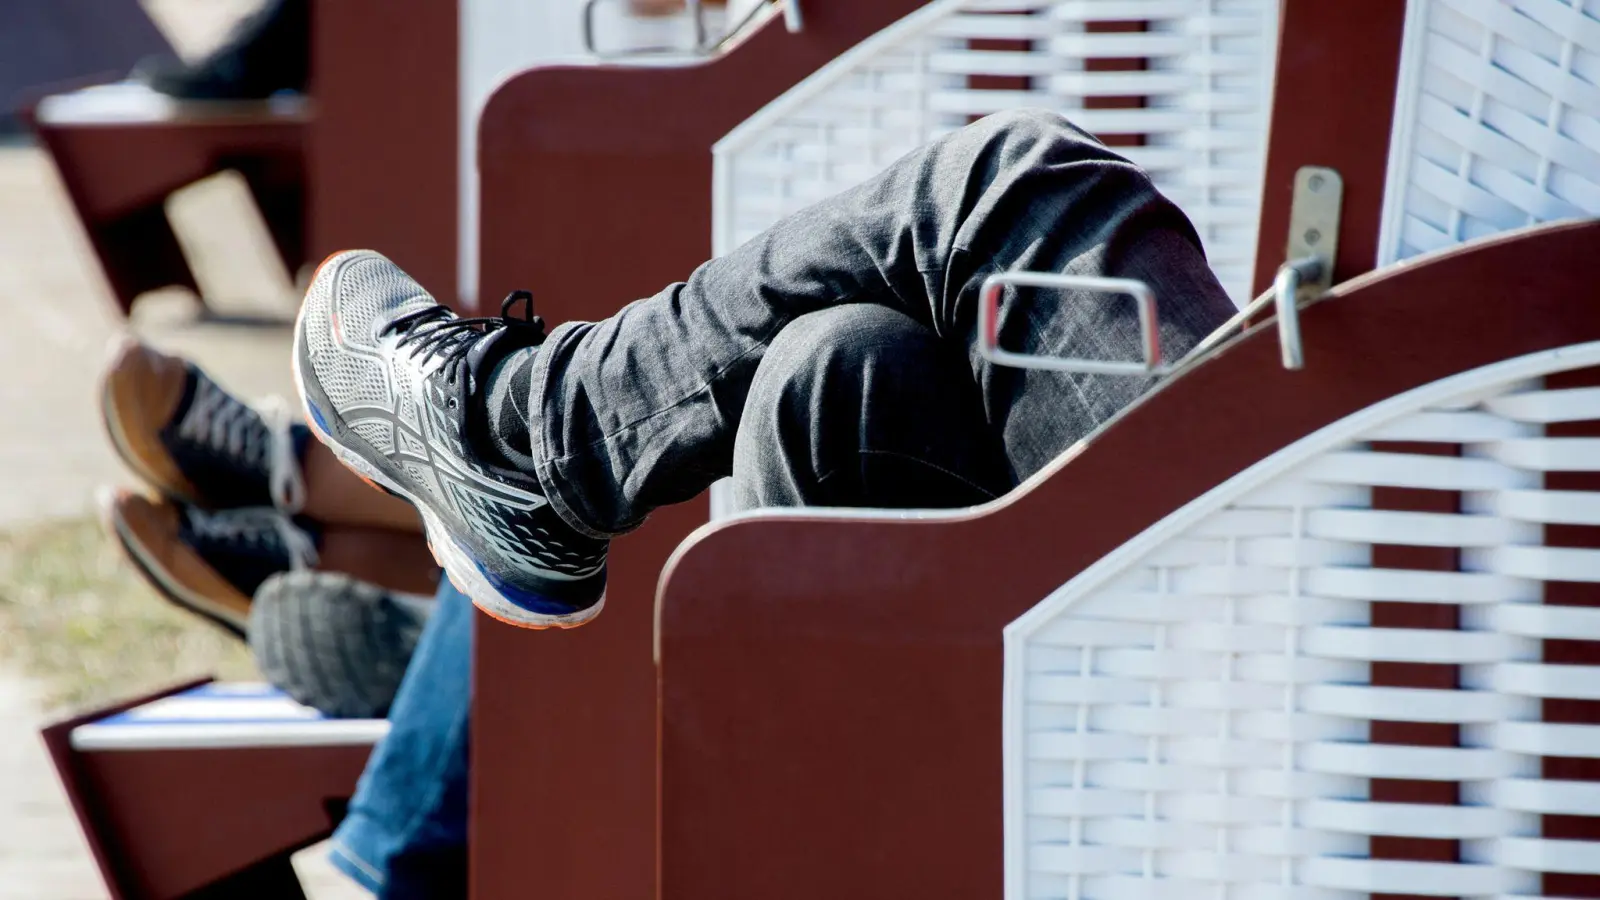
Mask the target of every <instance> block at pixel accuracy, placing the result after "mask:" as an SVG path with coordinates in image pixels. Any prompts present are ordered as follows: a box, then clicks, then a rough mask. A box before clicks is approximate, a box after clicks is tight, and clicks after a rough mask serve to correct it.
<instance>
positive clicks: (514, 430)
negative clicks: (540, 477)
mask: <svg viewBox="0 0 1600 900" xmlns="http://www.w3.org/2000/svg"><path fill="white" fill-rule="evenodd" d="M538 352H539V348H537V347H527V348H524V349H522V350H517V351H514V352H512V353H511V354H509V355H507V356H506V358H505V359H502V360H501V361H500V362H499V364H497V365H496V366H495V367H494V371H492V372H490V373H489V380H488V384H487V385H486V389H485V390H484V391H483V394H482V396H483V411H484V433H483V437H484V438H485V439H484V440H483V441H480V442H479V444H480V448H481V449H482V450H483V451H485V452H486V453H488V454H489V455H490V456H491V459H490V462H493V463H495V464H496V465H499V466H501V467H503V468H507V469H514V470H516V471H518V472H524V473H528V474H531V473H532V472H533V444H532V441H533V437H532V432H531V430H530V424H529V421H528V405H529V401H530V399H531V398H530V397H529V395H530V394H531V393H532V392H533V360H534V356H535V354H537V353H538Z"/></svg>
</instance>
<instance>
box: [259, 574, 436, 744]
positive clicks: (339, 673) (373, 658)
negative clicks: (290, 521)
mask: <svg viewBox="0 0 1600 900" xmlns="http://www.w3.org/2000/svg"><path fill="white" fill-rule="evenodd" d="M432 611H433V601H432V600H430V599H429V598H426V597H413V596H410V595H406V594H398V593H395V592H392V591H386V590H384V589H383V588H380V587H378V586H377V585H373V584H368V583H366V582H364V581H360V580H358V579H355V578H352V577H350V576H349V575H345V574H342V573H338V572H310V571H300V572H285V573H283V574H281V575H274V576H272V577H271V578H268V579H267V580H266V581H265V582H264V583H263V584H262V585H261V587H260V589H258V590H257V591H256V595H255V602H254V603H253V604H251V606H250V649H251V651H252V653H253V654H254V655H255V660H256V665H257V666H259V667H260V669H261V674H262V676H264V677H265V678H266V679H267V680H268V681H270V682H271V683H272V684H274V685H276V686H277V687H278V688H279V689H280V690H282V691H283V692H284V693H286V694H288V695H289V696H290V697H293V698H294V699H295V700H296V701H298V702H300V703H304V704H305V705H306V706H309V707H311V708H312V709H315V710H317V711H319V712H321V713H322V714H324V715H328V716H335V717H338V718H347V719H376V718H382V717H383V716H384V715H386V714H387V713H388V712H389V705H390V704H391V703H393V702H394V695H395V692H396V691H398V690H399V689H400V679H401V678H402V677H403V676H404V675H405V673H406V666H407V665H408V664H409V663H410V662H411V653H412V651H414V650H415V649H416V647H417V640H418V638H420V637H421V636H422V626H423V625H424V624H426V622H427V620H428V615H429V614H430V613H431V612H432Z"/></svg>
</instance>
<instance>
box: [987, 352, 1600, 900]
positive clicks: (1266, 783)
mask: <svg viewBox="0 0 1600 900" xmlns="http://www.w3.org/2000/svg"><path fill="white" fill-rule="evenodd" d="M1597 363H1600V344H1588V345H1581V346H1578V347H1572V348H1566V349H1564V350H1563V351H1559V352H1557V353H1549V354H1541V355H1538V356H1534V357H1527V358H1523V359H1520V360H1513V361H1510V362H1508V363H1502V364H1499V365H1497V366H1492V367H1489V368H1488V369H1484V370H1479V371H1478V372H1472V373H1467V374H1466V375H1462V376H1458V377H1456V378H1452V379H1449V380H1447V381H1444V382H1440V383H1438V384H1435V385H1430V386H1427V387H1424V388H1421V389H1419V390H1417V391H1413V392H1411V393H1410V394H1407V395H1404V396H1401V397H1397V398H1394V399H1392V400H1390V401H1386V402H1385V403H1383V404H1380V405H1379V406H1377V407H1373V408H1371V409H1368V410H1365V411H1363V412H1361V413H1358V414H1357V415H1355V416H1352V417H1351V418H1349V419H1347V420H1345V421H1344V422H1340V423H1337V424H1335V425H1332V426H1330V427H1328V428H1326V429H1324V430H1323V431H1321V432H1319V433H1317V434H1314V435H1312V436H1310V437H1308V438H1306V439H1305V440H1303V441H1301V442H1299V443H1297V444H1295V445H1293V446H1291V447H1289V448H1286V449H1285V450H1283V451H1281V452H1280V453H1278V454H1276V455H1275V456H1274V457H1271V458H1269V459H1267V460H1264V461H1263V462H1261V463H1260V464H1258V465H1256V466H1253V467H1252V468H1250V469H1249V470H1247V471H1245V472H1243V473H1241V474H1240V475H1239V476H1237V477H1235V478H1234V479H1232V480H1230V481H1229V482H1228V483H1226V484H1224V485H1222V486H1219V487H1218V488H1217V489H1216V490H1214V491H1212V492H1211V493H1210V494H1207V495H1206V496H1205V497H1202V498H1200V499H1199V500H1196V501H1195V502H1194V503H1192V504H1190V505H1189V506H1188V507H1186V508H1185V509H1183V510H1181V511H1179V512H1177V513H1175V514H1174V515H1173V516H1171V517H1169V518H1168V519H1167V520H1166V521H1164V522H1162V523H1159V524H1158V525H1156V526H1154V527H1152V528H1151V529H1150V530H1149V531H1148V532H1146V533H1145V534H1143V535H1141V536H1139V537H1138V538H1136V539H1134V540H1133V541H1131V542H1129V543H1128V544H1127V545H1125V546H1124V547H1122V548H1120V549H1119V550H1117V551H1116V552H1114V553H1112V554H1110V555H1109V556H1107V557H1106V558H1105V559H1104V560H1102V561H1101V562H1100V563H1098V564H1096V565H1095V566H1094V567H1093V568H1091V569H1090V570H1088V571H1087V572H1085V573H1083V574H1082V575H1080V576H1079V577H1077V578H1075V579H1073V580H1072V581H1071V582H1069V583H1067V584H1066V585H1064V586H1063V587H1062V588H1061V589H1060V590H1059V591H1057V592H1056V593H1055V594H1054V595H1052V596H1051V597H1050V598H1047V599H1046V600H1045V601H1044V602H1043V603H1041V604H1040V605H1039V606H1038V607H1036V608H1035V609H1034V610H1032V611H1030V612H1029V613H1028V614H1027V615H1025V616H1024V617H1023V618H1021V619H1019V620H1018V621H1017V622H1015V623H1013V624H1012V625H1011V626H1010V627H1009V628H1008V629H1007V632H1006V648H1007V649H1006V654H1007V660H1006V666H1007V673H1006V687H1005V695H1006V696H1005V721H1006V732H1005V765H1006V772H1005V779H1006V803H1007V809H1006V852H1007V890H1006V896H1007V897H1008V898H1014V900H1021V898H1056V897H1060V898H1141V900H1142V898H1149V897H1158V898H1166V897H1171V898H1175V900H1176V898H1183V900H1189V898H1192V897H1195V896H1207V897H1222V898H1257V897H1260V898H1268V897H1270V898H1274V900H1281V898H1301V897H1304V898H1315V900H1331V898H1343V897H1352V898H1353V897H1356V896H1358V895H1362V894H1367V893H1397V894H1421V895H1430V896H1489V895H1500V896H1507V895H1518V896H1533V895H1538V894H1539V893H1540V876H1541V873H1545V872H1568V873H1574V872H1576V873H1591V872H1600V843H1587V842H1582V841H1562V840H1547V839H1543V838H1541V837H1540V831H1539V827H1540V826H1539V819H1538V816H1539V815H1540V814H1562V815H1581V816H1597V815H1600V785H1595V784H1591V783H1569V782H1557V781H1546V780H1542V779H1541V777H1540V771H1541V769H1540V760H1539V757H1540V756H1544V755H1551V756H1555V755H1559V756H1575V757H1582V758H1600V726H1588V725H1564V724H1552V723H1545V722H1542V721H1539V719H1540V715H1541V708H1540V703H1539V701H1540V699H1541V698H1547V697H1566V698H1581V699H1600V668H1597V667H1587V666H1570V665H1560V666H1556V665H1551V664H1547V663H1545V662H1543V661H1542V647H1541V644H1540V641H1541V640H1542V639H1544V638H1562V639H1578V640H1600V610H1597V609H1591V608H1576V607H1557V606H1545V605H1543V604H1542V598H1543V583H1544V582H1545V581H1552V580H1562V581H1577V580H1582V581H1596V580H1600V551H1595V550H1585V549H1573V548H1551V547H1544V546H1542V537H1543V531H1542V527H1543V525H1545V524H1547V523H1576V524H1588V523H1594V522H1600V493H1586V492H1581V491H1557V490H1550V491H1547V490H1544V489H1543V487H1542V485H1543V481H1544V473H1545V472H1549V471H1558V470H1568V469H1571V468H1574V467H1581V468H1584V469H1586V470H1590V471H1595V470H1600V453H1596V452H1595V450H1596V449H1600V448H1596V447H1594V446H1591V442H1586V441H1583V440H1582V439H1574V438H1559V437H1546V436H1544V429H1545V426H1546V425H1547V424H1549V423H1556V422H1564V421H1586V420H1593V419H1595V418H1596V390H1595V389H1593V388H1580V389H1545V388H1544V387H1543V382H1542V376H1543V375H1545V374H1548V373H1550V372H1554V371H1559V370H1563V369H1574V368H1580V367H1587V366H1594V365H1596V364H1597ZM1379 440H1407V441H1423V442H1440V443H1448V444H1452V445H1460V446H1461V447H1462V449H1463V455H1462V457H1461V458H1450V457H1438V456H1422V455H1415V456H1414V455H1408V454H1405V453H1394V452H1373V451H1372V450H1371V449H1370V446H1371V442H1373V441H1379ZM1382 486H1404V487H1422V488H1433V489H1440V490H1448V491H1458V492H1461V496H1462V504H1461V505H1462V509H1463V511H1462V512H1461V513H1459V514H1436V513H1417V512H1396V511H1387V510H1382V509H1373V508H1372V503H1371V496H1372V489H1373V488H1375V487H1382ZM1374 545H1410V546H1422V547H1452V548H1459V549H1460V551H1461V558H1462V561H1463V562H1462V569H1463V570H1464V571H1459V572H1437V571H1403V570H1394V569H1382V568H1373V567H1371V566H1370V561H1371V554H1372V548H1373V546H1374ZM1376 602H1389V603H1394V602H1400V603H1409V602H1414V603H1428V604H1453V605H1456V606H1458V607H1459V608H1460V611H1461V616H1460V618H1461V622H1462V630H1460V631H1421V630H1414V629H1405V628H1384V627H1373V626H1371V624H1370V623H1371V609H1372V604H1373V603H1376ZM1383 661H1396V662H1413V663H1436V664H1448V665H1456V666H1459V667H1460V672H1461V685H1462V686H1461V687H1460V688H1459V689H1455V690H1427V689H1418V688H1405V687H1390V686H1384V685H1374V684H1372V683H1371V681H1370V666H1371V665H1372V664H1373V663H1375V662H1383ZM1374 721H1402V722H1442V723H1452V724H1458V725H1460V726H1461V734H1462V744H1463V746H1460V747H1408V746H1396V745H1391V744H1371V743H1368V742H1367V735H1368V729H1369V724H1370V723H1371V722H1374ZM1374 778H1381V779H1421V780H1434V781H1453V782H1460V783H1461V796H1462V798H1463V805H1461V806H1435V805H1408V804H1404V803H1380V802H1373V801H1370V800H1369V799H1368V780H1369V779H1374ZM1377 835H1388V836H1404V837H1418V838H1435V839H1450V840H1457V841H1460V842H1461V844H1460V846H1461V848H1462V858H1463V861H1462V862H1460V863H1426V862H1411V861H1402V860H1376V859H1369V858H1366V857H1367V848H1368V842H1369V840H1370V839H1371V838H1372V837H1373V836H1377Z"/></svg>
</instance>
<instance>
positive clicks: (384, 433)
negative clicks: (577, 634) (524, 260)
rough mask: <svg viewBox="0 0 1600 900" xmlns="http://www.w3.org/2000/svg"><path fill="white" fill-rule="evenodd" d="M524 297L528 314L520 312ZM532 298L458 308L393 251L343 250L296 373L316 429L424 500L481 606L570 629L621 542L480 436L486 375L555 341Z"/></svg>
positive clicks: (304, 327)
mask: <svg viewBox="0 0 1600 900" xmlns="http://www.w3.org/2000/svg"><path fill="white" fill-rule="evenodd" d="M518 300H522V301H524V302H527V303H528V307H529V308H528V309H527V310H526V311H525V315H524V316H523V317H522V318H517V317H513V316H512V315H511V308H512V307H513V306H514V304H515V303H516V302H517V301H518ZM531 307H532V302H531V300H530V299H529V298H528V296H527V294H526V293H525V292H517V293H515V294H512V295H511V296H510V297H507V298H506V301H505V303H504V304H502V305H501V314H500V315H499V316H498V317H486V318H478V319H463V318H459V317H457V316H456V315H455V313H452V312H451V311H450V310H448V309H446V308H445V307H443V306H440V305H439V304H438V303H437V302H435V301H434V299H433V297H432V296H430V295H429V294H428V292H427V291H425V290H423V289H422V286H421V285H419V284H417V282H415V281H414V280H412V278H411V276H409V275H407V274H406V273H405V272H402V271H401V270H400V268H399V267H398V266H396V265H395V264H394V263H392V262H390V261H389V260H388V259H386V258H384V257H383V256H380V255H379V254H377V253H373V252H371V251H367V250H350V251H346V252H344V253H338V254H335V255H333V256H331V257H329V258H328V259H327V260H326V261H324V262H323V263H322V266H321V267H320V268H319V269H318V270H317V274H316V276H315V277H313V278H312V280H311V287H310V289H309V290H308V291H307V292H306V300H305V304H304V305H303V306H302V307H301V308H300V318H299V321H298V322H296V324H295V332H294V372H295V383H296V385H297V386H298V387H299V391H300V399H301V402H302V403H303V404H304V406H305V412H306V418H307V420H308V421H309V423H310V425H311V431H312V433H313V434H314V435H316V436H317V438H319V439H320V440H321V441H322V442H323V443H325V444H327V445H328V446H329V447H330V448H332V450H333V452H334V454H335V455H337V456H338V457H339V459H340V460H341V461H342V462H344V464H345V465H347V466H349V467H350V468H351V469H353V470H355V472H356V473H357V474H359V475H361V476H362V477H363V478H365V479H367V480H368V481H370V482H372V483H373V484H375V485H377V486H378V487H381V488H383V489H384V490H387V491H389V492H390V493H392V494H395V495H397V496H399V497H402V498H404V499H406V500H408V501H410V502H411V504H412V505H414V506H415V507H416V508H417V510H418V512H420V513H421V514H422V520H423V525H424V526H425V528H426V529H427V533H428V541H429V544H430V545H431V546H432V548H433V553H434V556H435V558H436V559H437V560H438V561H439V564H440V565H441V566H443V567H444V570H445V573H446V574H448V575H449V576H450V580H451V582H453V583H454V584H455V586H456V587H457V588H459V589H460V590H461V592H462V593H464V594H466V595H467V596H468V597H471V598H472V602H473V604H474V605H476V606H477V607H478V608H479V609H481V610H483V611H484V612H486V613H488V614H489V615H491V616H493V617H495V618H497V619H500V620H501V621H504V622H508V623H510V624H512V625H518V626H521V627H524V628H548V627H551V626H559V627H572V626H574V625H580V624H582V623H583V622H586V621H588V620H589V619H591V618H593V617H594V616H595V615H596V614H598V613H599V612H600V608H601V606H602V604H603V603H604V596H605V578H606V548H607V546H608V545H609V542H607V541H603V540H596V539H593V538H590V537H587V536H585V535H582V534H579V533H578V532H577V531H575V530H574V529H573V528H572V527H570V526H569V525H567V524H566V523H565V522H563V521H562V520H561V518H560V517H559V516H557V515H556V513H555V510H554V509H552V508H551V507H550V504H549V501H547V500H546V499H545V497H544V494H543V491H542V490H541V488H540V486H539V483H538V481H536V480H535V479H534V478H532V477H531V476H529V475H525V474H523V473H521V472H514V471H511V470H508V469H505V468H501V467H499V466H497V465H494V464H493V463H491V462H489V461H487V460H486V459H485V458H483V456H481V455H480V454H479V453H477V452H476V451H475V449H474V447H475V446H478V445H476V444H475V439H474V438H475V436H474V435H473V434H472V429H473V428H474V427H482V426H481V425H478V426H475V425H474V423H475V422H478V421H481V420H482V418H483V413H482V411H481V410H480V409H478V408H477V404H478V403H480V402H481V401H480V400H479V399H478V397H477V394H478V392H479V391H480V390H482V389H483V380H484V379H485V378H486V377H487V376H488V374H489V373H491V372H493V371H494V367H495V365H496V364H497V363H499V362H500V361H501V360H502V359H504V358H505V357H506V355H507V354H509V353H511V352H513V351H515V350H519V349H525V348H527V347H533V346H537V345H539V344H541V343H543V341H544V323H543V322H542V321H540V320H539V319H537V318H536V317H534V316H533V314H532V308H531ZM474 417H475V418H474Z"/></svg>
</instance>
